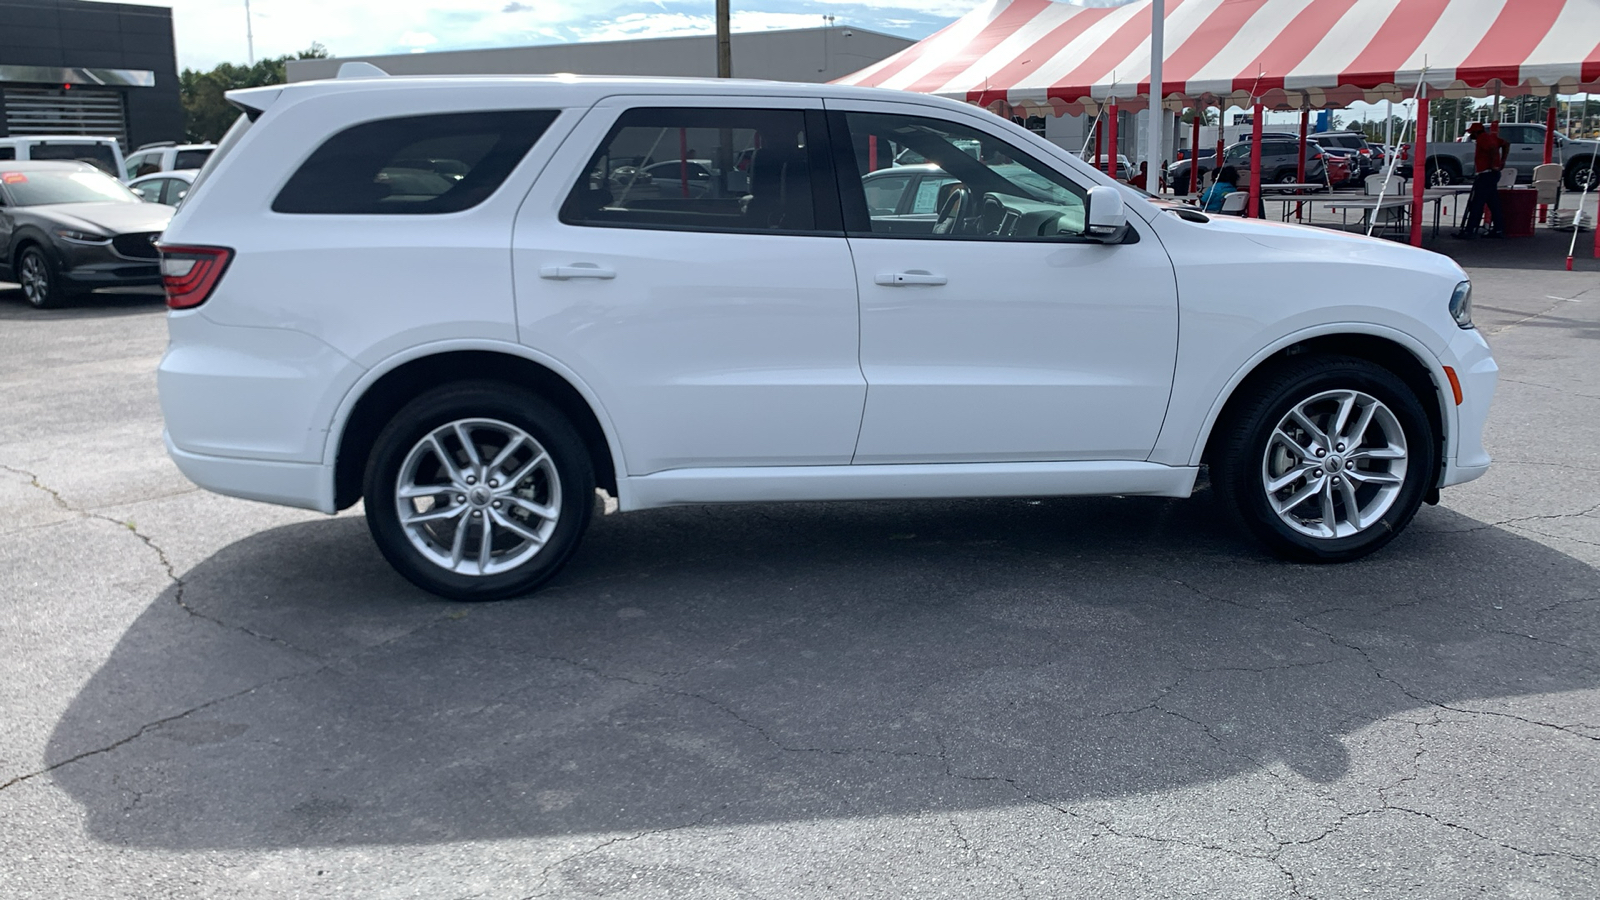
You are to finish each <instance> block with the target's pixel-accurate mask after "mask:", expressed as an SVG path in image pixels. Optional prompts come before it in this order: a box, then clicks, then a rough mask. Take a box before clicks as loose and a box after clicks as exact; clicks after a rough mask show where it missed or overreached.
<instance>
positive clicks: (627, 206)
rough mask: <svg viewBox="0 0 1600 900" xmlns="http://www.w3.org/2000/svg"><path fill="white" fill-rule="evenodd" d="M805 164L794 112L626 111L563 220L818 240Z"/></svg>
mask: <svg viewBox="0 0 1600 900" xmlns="http://www.w3.org/2000/svg"><path fill="white" fill-rule="evenodd" d="M810 160H811V149H810V147H809V144H808V141H807V135H806V121H805V114H804V113H803V112H801V111H800V110H783V109H676V108H645V109H632V110H628V111H627V112H625V113H623V114H622V116H621V117H620V118H618V120H617V123H616V124H615V125H613V126H612V128H611V131H610V133H609V134H607V135H606V137H605V140H604V141H602V142H601V144H600V147H599V148H598V149H597V150H596V151H595V152H594V155H593V156H591V157H590V159H589V165H588V167H587V168H586V170H585V172H584V174H583V176H582V177H580V178H579V179H578V183H577V184H575V185H573V187H572V192H571V193H570V194H569V195H568V197H567V202H566V204H565V205H564V206H563V207H562V210H561V221H563V222H566V223H567V224H569V225H617V226H625V227H635V228H669V229H679V228H684V229H705V230H711V231H814V230H816V223H817V214H816V206H815V203H816V200H815V198H814V197H813V195H812V189H811V181H812V178H811V161H810Z"/></svg>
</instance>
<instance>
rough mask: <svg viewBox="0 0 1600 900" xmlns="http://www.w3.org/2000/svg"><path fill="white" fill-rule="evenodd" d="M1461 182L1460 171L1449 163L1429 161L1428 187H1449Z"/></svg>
mask: <svg viewBox="0 0 1600 900" xmlns="http://www.w3.org/2000/svg"><path fill="white" fill-rule="evenodd" d="M1460 183H1461V173H1460V172H1458V171H1456V170H1455V169H1454V168H1452V167H1451V166H1450V164H1449V163H1441V162H1436V161H1429V163H1428V187H1450V186H1451V185H1455V184H1460Z"/></svg>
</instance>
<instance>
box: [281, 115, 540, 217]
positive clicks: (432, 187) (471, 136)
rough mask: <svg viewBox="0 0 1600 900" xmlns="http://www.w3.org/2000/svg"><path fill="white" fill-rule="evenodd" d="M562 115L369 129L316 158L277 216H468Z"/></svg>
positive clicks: (336, 141) (288, 189) (445, 119)
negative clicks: (467, 211) (293, 214)
mask: <svg viewBox="0 0 1600 900" xmlns="http://www.w3.org/2000/svg"><path fill="white" fill-rule="evenodd" d="M556 115H557V113H556V111H554V110H503V111H496V112H471V113H442V114H438V115H428V116H406V117H403V118H395V119H379V120H377V121H373V122H363V123H362V124H360V125H354V126H352V127H350V128H346V129H345V130H343V131H341V132H339V133H337V134H335V135H334V136H333V137H331V138H328V139H327V140H326V141H324V142H323V144H322V146H320V147H318V148H317V149H316V150H315V151H313V152H312V154H311V156H310V158H308V159H307V160H306V161H305V162H304V163H303V164H301V166H300V168H299V169H298V170H297V171H296V172H295V173H294V175H292V176H290V178H289V182H288V183H287V184H285V185H284V187H283V190H281V191H279V192H278V196H277V198H276V199H274V200H273V201H272V210H273V212H280V213H298V214H321V215H417V214H438V213H452V212H460V211H462V210H464V209H470V208H472V207H474V206H476V205H478V204H479V203H482V202H483V201H484V200H485V199H487V198H488V197H489V195H490V194H493V193H494V192H495V190H496V189H497V188H499V187H500V185H501V184H502V183H503V182H504V181H505V180H506V177H507V176H509V175H510V174H511V170H512V169H514V168H516V166H517V163H519V162H521V161H522V158H523V157H524V156H526V155H527V153H528V151H529V150H530V149H532V147H533V145H534V143H535V142H537V141H538V140H539V138H540V137H541V136H542V135H543V134H544V133H545V130H546V129H548V128H549V127H550V123H551V122H554V121H555V119H556Z"/></svg>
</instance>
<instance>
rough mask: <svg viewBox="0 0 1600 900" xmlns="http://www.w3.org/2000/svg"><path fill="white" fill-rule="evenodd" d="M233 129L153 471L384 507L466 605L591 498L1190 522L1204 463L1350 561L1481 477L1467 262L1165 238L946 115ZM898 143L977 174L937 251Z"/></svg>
mask: <svg viewBox="0 0 1600 900" xmlns="http://www.w3.org/2000/svg"><path fill="white" fill-rule="evenodd" d="M229 98H230V101H231V102H232V103H234V104H235V105H237V106H240V107H242V108H244V109H245V110H246V111H247V113H248V114H247V115H245V116H241V117H240V118H239V120H238V122H237V123H236V124H235V125H234V126H233V128H232V130H230V131H229V133H228V135H227V136H226V137H225V138H224V140H223V141H222V142H221V143H220V145H219V146H218V148H217V150H216V153H215V154H214V155H213V156H212V159H211V161H210V162H209V163H208V164H207V166H206V168H205V169H204V170H203V171H202V172H201V175H200V177H199V178H198V179H197V180H196V181H195V183H194V187H193V189H192V190H191V191H190V193H189V195H188V197H187V198H186V200H185V202H184V205H183V206H182V207H181V208H180V209H179V210H178V212H177V214H176V215H175V216H174V218H173V220H172V223H171V225H170V227H169V228H168V229H167V231H166V234H165V235H164V237H163V239H162V244H161V249H162V253H163V262H162V265H163V271H164V273H165V281H166V286H167V297H168V305H169V306H170V307H171V311H170V313H169V317H168V326H169V330H170V343H169V346H168V350H167V353H166V355H165V356H164V357H163V359H162V362H161V365H160V368H159V385H160V393H161V405H162V410H163V413H164V415H165V418H166V441H167V446H168V450H169V452H170V453H171V455H172V457H173V459H174V460H175V461H176V462H177V464H178V466H179V467H180V468H181V469H182V470H183V471H184V473H185V474H187V475H188V476H189V477H190V478H191V479H193V480H194V481H195V482H197V483H198V484H200V485H202V486H203V487H207V488H210V489H212V490H215V491H219V492H222V493H225V494H231V495H234V496H239V497H248V498H252V499H256V500H265V501H268V502H272V503H281V504H287V505H291V506H301V507H308V508H311V509H317V510H321V511H323V512H327V513H333V512H335V511H336V510H339V509H342V508H345V507H348V506H350V505H351V504H353V503H355V502H356V501H357V500H363V499H364V502H365V510H366V516H367V523H368V526H369V529H370V530H371V532H372V535H373V537H374V539H375V540H376V542H377V545H378V547H379V548H380V549H381V550H382V552H383V553H384V555H385V556H386V557H387V558H388V559H389V561H390V562H391V563H392V564H393V565H394V566H395V568H396V569H398V570H399V571H400V572H401V573H402V574H404V575H405V576H406V577H407V578H409V579H410V580H412V581H413V582H415V583H416V584H418V585H420V586H421V587H423V588H425V589H427V590H430V591H434V592H437V593H439V594H442V595H444V596H447V597H453V598H460V599H489V598H496V597H505V596H510V595H514V594H520V593H525V592H527V591H529V590H531V589H532V588H534V587H536V586H537V585H539V584H541V583H542V582H544V581H545V580H546V579H548V578H550V577H551V576H552V575H554V574H555V573H556V572H557V571H558V570H560V568H561V567H562V565H563V564H564V563H565V562H566V561H567V560H568V559H569V558H570V557H571V555H572V554H573V552H574V551H575V549H576V548H577V546H578V542H579V539H580V537H581V536H582V534H583V532H584V529H585V527H586V525H587V523H588V520H589V516H590V515H591V511H592V510H593V509H594V508H595V506H596V502H595V500H596V498H595V489H596V487H597V486H598V487H600V488H603V489H604V490H605V491H606V492H608V493H609V494H611V495H612V496H614V497H615V500H616V506H617V508H618V509H620V510H622V511H627V510H637V509H647V508H650V507H657V506H666V505H671V504H703V503H727V502H751V501H762V502H770V501H797V500H855V499H904V498H929V497H973V496H986V497H998V496H1007V497H1033V496H1063V495H1080V494H1132V495H1153V496H1162V497H1185V496H1188V495H1189V494H1190V493H1191V492H1192V491H1193V490H1194V487H1195V483H1196V480H1197V479H1198V478H1199V477H1200V475H1201V472H1202V466H1203V465H1207V464H1209V478H1210V483H1211V485H1212V486H1213V488H1214V490H1215V492H1216V494H1217V495H1218V496H1219V497H1220V498H1221V501H1222V505H1223V507H1224V508H1227V509H1231V510H1232V511H1233V514H1234V515H1235V516H1236V517H1237V518H1238V519H1239V520H1240V521H1241V522H1242V523H1243V524H1244V525H1245V526H1246V527H1247V528H1248V529H1249V530H1250V531H1251V532H1252V533H1254V534H1255V535H1256V536H1257V537H1259V538H1260V539H1261V540H1262V541H1264V542H1265V543H1266V545H1267V546H1268V547H1270V548H1271V549H1272V550H1273V551H1275V552H1277V553H1280V554H1283V555H1285V556H1288V557H1290V558H1295V559H1304V560H1320V561H1337V560H1348V559H1354V558H1356V557H1360V556H1362V555H1365V554H1367V553H1370V552H1372V551H1373V550H1375V549H1377V548H1378V547H1380V546H1382V545H1384V544H1385V543H1386V542H1388V541H1389V540H1390V539H1391V538H1393V537H1394V536H1395V535H1396V534H1397V533H1399V532H1400V530H1401V529H1403V528H1404V527H1405V525H1406V523H1407V522H1408V521H1409V520H1410V519H1411V517H1412V515H1413V514H1414V513H1415V512H1416V510H1417V508H1418V506H1419V504H1421V503H1422V502H1423V501H1424V500H1432V499H1435V498H1436V492H1437V490H1438V489H1439V488H1442V487H1445V486H1447V485H1452V484H1458V483H1460V482H1463V481H1468V480H1470V479H1472V478H1476V477H1478V476H1479V475H1481V474H1483V472H1484V471H1485V470H1486V468H1487V467H1488V465H1489V457H1488V455H1487V454H1486V453H1485V451H1484V449H1483V445H1482V442H1481V435H1482V429H1483V422H1484V417H1485V416H1486V415H1487V413H1488V407H1489V403H1490V398H1491V396H1492V394H1493V392H1494V387H1495V381H1496V367H1495V363H1494V359H1493V358H1492V356H1491V355H1490V352H1489V348H1488V346H1487V344H1485V343H1484V340H1483V338H1482V337H1481V336H1480V335H1479V334H1478V332H1477V331H1476V330H1474V329H1473V327H1472V318H1471V290H1470V286H1469V285H1468V283H1467V277H1466V275H1465V273H1463V272H1462V270H1461V269H1460V267H1458V266H1457V265H1456V264H1455V263H1454V262H1452V261H1451V260H1449V259H1448V258H1446V257H1443V256H1439V255H1436V254H1433V253H1429V252H1426V251H1422V250H1417V249H1414V248H1411V247H1406V246H1400V245H1396V244H1393V243H1389V242H1385V241H1381V240H1374V239H1368V238H1364V237H1359V236H1354V235H1346V234H1342V233H1329V232H1325V231H1319V230H1315V229H1310V228H1299V227H1296V226H1290V225H1279V224H1275V223H1265V222H1260V221H1255V220H1247V219H1237V218H1228V217H1224V218H1214V217H1209V216H1206V215H1203V214H1201V213H1199V212H1198V211H1195V210H1193V209H1192V208H1180V207H1175V206H1170V205H1158V204H1156V203H1153V202H1151V201H1150V200H1149V199H1147V198H1146V197H1145V195H1143V194H1142V193H1140V192H1138V191H1135V190H1133V189H1132V188H1128V187H1127V186H1125V185H1118V184H1117V183H1116V182H1114V181H1113V180H1112V179H1110V178H1107V177H1106V176H1105V175H1104V174H1102V173H1099V172H1096V171H1094V169H1093V168H1092V167H1091V166H1089V165H1088V164H1086V163H1084V162H1083V161H1082V160H1079V159H1077V158H1075V157H1074V156H1073V155H1071V154H1069V153H1067V152H1065V151H1063V150H1061V149H1059V148H1057V147H1056V146H1055V145H1053V144H1051V143H1049V142H1047V141H1045V140H1043V139H1041V138H1039V137H1038V136H1036V135H1034V134H1032V133H1030V132H1028V131H1027V130H1025V129H1023V128H1021V127H1018V126H1016V125H1013V124H1012V123H1010V122H1008V121H1006V120H1004V119H1002V118H999V117H996V116H993V115H990V114H988V113H986V112H983V111H982V110H978V109H974V108H973V107H970V106H968V105H965V104H962V103H957V102H954V101H948V100H942V99H938V98H934V97H925V96H917V95H912V94H906V93H903V92H899V91H882V90H874V89H864V88H853V87H840V86H830V85H815V84H781V83H772V82H741V81H732V80H715V79H707V80H679V79H670V80H669V79H660V80H652V79H622V78H576V77H571V76H561V77H533V76H529V77H492V78H488V77H486V78H437V79H434V78H404V79H398V78H396V79H385V78H376V77H374V78H359V79H346V80H337V79H336V80H330V81H316V82H306V83H301V84H290V85H284V86H273V87H270V88H259V89H248V90H242V91H235V92H232V93H230V94H229ZM974 142H976V143H977V144H978V145H979V146H980V147H981V148H982V152H981V153H980V154H979V155H978V156H974V155H972V154H970V153H968V152H967V149H966V148H967V147H970V146H971V144H972V143H974ZM745 148H754V150H753V153H751V154H750V156H749V165H748V166H747V167H746V171H744V172H739V173H738V174H739V175H741V176H742V177H743V178H744V182H743V183H744V184H745V185H746V187H745V189H744V191H745V192H744V193H743V194H736V193H734V191H733V189H732V187H731V185H733V184H734V183H735V182H734V180H733V179H734V174H735V173H736V172H738V170H737V168H736V167H732V166H723V167H721V170H720V171H710V172H709V173H708V174H709V176H710V177H711V178H722V179H726V183H723V184H719V185H717V186H716V189H714V190H713V189H707V190H705V191H695V190H694V189H693V187H694V186H693V185H691V184H689V182H688V179H687V177H686V176H685V175H684V173H683V170H684V169H685V168H686V166H680V167H679V175H678V179H679V180H678V183H677V185H676V190H674V185H673V184H672V179H671V176H670V174H669V175H666V176H664V177H657V176H655V175H654V174H652V175H651V176H650V177H649V178H645V177H639V178H612V177H610V176H609V175H608V176H607V177H599V178H597V177H595V173H597V172H599V173H608V172H612V171H614V169H613V167H612V166H611V163H610V161H611V160H613V159H617V160H627V161H628V163H629V164H630V165H633V166H634V167H635V168H637V163H638V162H639V161H640V160H641V159H651V160H654V162H652V163H651V164H650V165H659V164H660V163H662V162H666V161H669V160H671V159H673V158H674V157H676V158H678V159H680V160H691V159H710V160H719V159H733V158H737V154H739V153H740V152H741V151H742V150H744V149H745ZM906 149H909V150H913V151H915V154H916V156H917V157H919V158H921V159H923V160H926V161H927V164H930V165H934V166H937V167H938V168H939V169H940V170H941V171H943V172H944V173H946V174H948V175H950V176H952V177H953V178H954V179H956V181H955V182H952V183H950V184H946V185H942V186H940V187H939V188H938V189H937V191H936V194H937V195H938V196H937V204H936V206H935V212H934V214H933V215H932V216H929V217H927V218H926V219H925V220H923V221H921V222H920V223H916V222H913V221H911V220H909V219H908V218H907V217H906V216H905V215H903V214H902V211H901V209H900V208H899V207H898V206H895V207H894V208H892V209H891V208H890V207H889V205H887V204H883V205H882V206H881V208H880V206H869V205H868V202H867V197H866V185H865V183H864V181H863V176H864V175H866V174H868V173H869V172H872V171H874V170H875V169H878V168H881V167H883V165H885V164H886V163H887V162H889V161H892V160H895V159H898V158H900V153H901V152H902V151H903V150H906ZM418 160H431V161H434V162H432V163H430V166H431V167H432V168H433V169H434V170H435V171H436V172H437V171H443V168H441V166H442V165H443V162H444V161H448V163H449V165H448V169H449V170H450V171H452V172H454V173H455V174H454V175H451V176H449V177H439V178H410V177H408V173H410V172H415V171H419V170H418V169H417V168H416V165H417V163H416V162H415V161H418ZM874 163H876V165H874ZM663 181H664V182H665V183H664V184H663V183H661V182H663ZM946 188H948V190H946ZM1351 277H1361V278H1362V280H1363V283H1365V284H1369V285H1371V286H1372V287H1371V288H1370V289H1368V290H1363V291H1360V292H1356V293H1354V294H1352V293H1350V292H1344V293H1341V294H1340V295H1339V296H1338V297H1337V298H1336V299H1335V300H1331V301H1330V300H1328V299H1327V298H1326V294H1325V292H1320V291H1289V292H1285V291H1283V290H1281V289H1280V288H1279V287H1278V286H1279V285H1281V284H1284V283H1288V282H1294V283H1299V284H1317V283H1335V282H1338V283H1345V282H1347V281H1349V279H1350V278H1351ZM1064 549H1065V548H1064Z"/></svg>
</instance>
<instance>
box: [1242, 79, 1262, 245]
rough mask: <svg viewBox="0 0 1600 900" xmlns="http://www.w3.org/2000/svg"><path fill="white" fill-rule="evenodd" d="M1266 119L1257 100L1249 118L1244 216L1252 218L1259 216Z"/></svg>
mask: <svg viewBox="0 0 1600 900" xmlns="http://www.w3.org/2000/svg"><path fill="white" fill-rule="evenodd" d="M1266 117H1267V112H1266V110H1265V109H1264V108H1262V106H1261V100H1260V98H1257V99H1256V105H1255V107H1254V111H1253V114H1252V115H1251V116H1250V208H1249V209H1248V210H1246V211H1245V215H1246V216H1248V217H1253V218H1259V217H1260V215H1261V211H1260V207H1259V204H1260V203H1261V120H1262V119H1265V118H1266Z"/></svg>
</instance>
